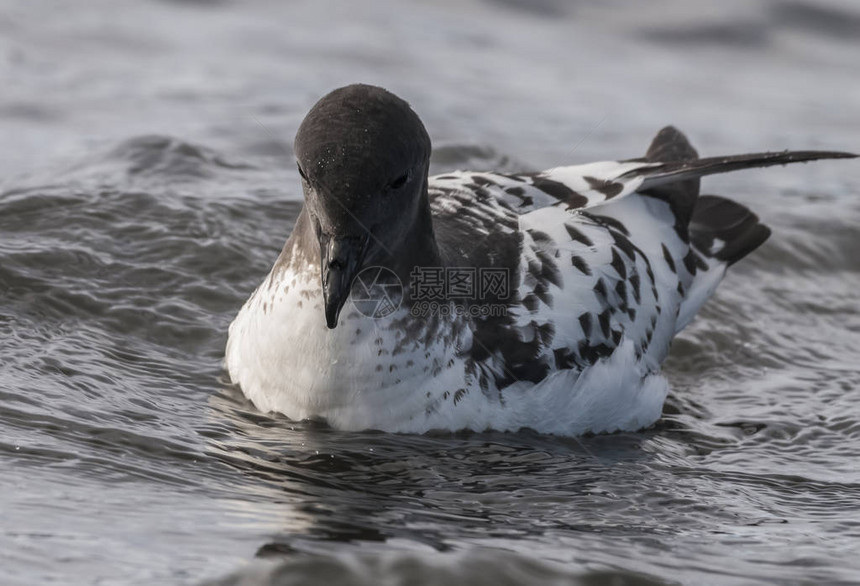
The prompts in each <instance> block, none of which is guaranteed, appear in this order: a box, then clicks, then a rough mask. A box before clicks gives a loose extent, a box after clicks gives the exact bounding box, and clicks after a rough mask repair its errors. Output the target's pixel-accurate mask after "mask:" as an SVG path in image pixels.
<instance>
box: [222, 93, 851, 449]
mask: <svg viewBox="0 0 860 586" xmlns="http://www.w3.org/2000/svg"><path fill="white" fill-rule="evenodd" d="M338 92H339V93H338ZM332 96H334V97H332ZM326 100H328V101H326ZM365 103H370V104H374V105H375V106H374V107H371V108H365V107H364V104H365ZM403 104H404V103H403V102H402V101H400V100H399V99H397V98H396V97H394V96H392V95H391V94H388V93H387V92H384V90H380V89H379V88H370V87H369V86H350V87H349V88H343V89H342V90H338V91H337V92H334V93H333V94H331V95H330V96H328V97H326V98H323V100H321V102H320V104H318V105H317V106H315V110H312V115H314V118H313V119H314V125H316V126H314V128H313V132H311V131H309V130H308V131H305V132H304V134H303V131H301V130H300V133H299V137H298V138H297V147H298V146H301V147H302V148H301V149H299V148H297V152H299V153H300V155H299V159H300V161H299V162H300V165H302V164H304V165H306V166H310V167H311V168H316V167H317V166H321V167H324V169H323V171H324V174H320V175H319V176H315V175H313V173H312V172H308V171H304V172H303V175H304V187H305V194H306V200H307V201H308V204H307V205H306V206H305V209H303V210H302V213H301V214H300V216H299V219H298V220H297V223H296V226H295V228H294V231H293V234H292V235H291V236H290V238H289V240H288V241H287V243H286V245H285V247H284V250H283V251H282V253H281V255H280V257H279V259H278V260H277V262H276V264H275V266H274V268H273V270H272V272H271V273H270V275H269V276H268V277H267V278H266V280H265V281H264V283H263V284H262V285H261V286H260V287H259V288H258V289H257V291H256V292H255V293H254V295H252V297H251V298H250V299H249V301H248V302H247V303H246V305H245V306H244V307H243V308H242V310H241V312H240V313H239V315H238V316H237V318H236V320H235V321H234V322H233V324H232V325H231V327H230V338H229V341H228V347H227V356H226V364H227V368H228V370H229V372H230V375H231V377H232V379H233V380H234V382H236V383H238V384H239V385H240V386H241V387H242V389H243V391H244V392H245V394H246V395H247V396H248V397H249V398H250V399H251V400H252V401H253V402H254V403H255V404H256V405H257V406H258V407H259V408H260V409H261V410H264V411H279V412H282V413H285V414H286V415H288V416H289V417H292V418H296V419H301V418H321V419H325V420H327V421H328V422H329V423H330V424H331V425H333V426H335V427H337V428H342V429H366V428H375V429H382V430H388V431H402V432H424V431H427V430H431V429H447V430H457V429H464V428H468V429H474V430H483V429H488V428H493V429H500V430H515V429H519V428H521V427H530V428H533V429H536V430H538V431H542V432H547V433H558V434H566V435H574V434H581V433H585V432H603V431H613V430H618V429H638V428H641V427H644V426H647V425H650V424H652V423H653V422H654V421H656V420H657V419H658V418H659V416H660V412H661V409H662V404H663V400H664V399H665V396H666V393H667V391H668V386H667V384H666V381H665V379H664V378H663V377H662V376H661V375H660V373H659V369H660V364H661V363H662V361H663V360H664V359H665V357H666V355H667V353H668V350H669V345H670V342H671V340H672V338H673V336H674V335H675V334H676V333H677V332H678V331H680V330H681V329H682V328H683V327H685V326H686V325H687V324H688V323H689V321H690V320H691V319H692V318H693V316H694V315H695V314H696V312H697V311H698V310H699V308H700V307H701V305H702V304H703V303H704V302H705V301H706V300H707V299H708V298H709V297H710V296H711V294H712V293H713V291H714V289H715V288H716V286H717V285H718V284H719V282H720V280H721V279H722V277H723V275H724V274H725V270H726V267H727V266H729V265H730V264H731V263H733V262H736V261H737V260H739V259H740V258H742V257H743V256H745V255H746V254H748V253H749V252H751V251H752V250H753V249H755V248H756V247H758V246H759V245H760V244H761V243H762V242H763V241H764V240H765V239H766V238H767V236H768V234H769V231H768V230H767V228H766V227H764V226H763V225H761V224H760V223H759V222H758V218H757V217H756V216H755V215H754V214H752V213H751V212H750V211H749V210H747V209H746V208H744V207H743V206H741V205H739V204H736V203H733V202H731V201H730V200H727V199H724V198H719V197H716V196H703V197H699V193H698V191H699V181H698V178H699V177H701V176H702V175H707V174H711V173H718V172H723V171H728V170H735V169H739V168H744V167H750V166H766V165H771V164H785V163H787V162H794V161H804V160H812V159H817V158H827V157H838V156H843V155H841V154H839V153H815V152H800V153H788V152H786V153H776V154H758V155H742V156H738V157H723V158H718V159H698V157H697V154H696V152H695V150H693V148H692V147H691V146H690V145H689V143H688V142H687V140H686V138H685V137H684V136H683V135H682V134H681V133H680V132H678V131H677V130H675V129H673V128H671V127H667V128H666V129H664V130H662V131H661V132H660V133H659V134H658V136H657V137H656V138H655V140H654V142H653V144H652V145H651V148H650V149H649V150H648V154H647V155H646V156H645V157H644V158H641V159H634V160H628V161H620V162H614V161H611V162H600V163H592V164H587V165H577V166H569V167H559V168H555V169H551V170H548V171H544V172H540V173H529V174H513V175H512V174H501V173H475V172H465V171H458V172H454V173H447V174H443V175H440V176H438V177H433V178H429V179H427V178H426V165H427V161H426V157H427V156H428V155H429V151H428V152H427V153H419V154H414V153H411V151H410V154H408V155H404V156H400V155H398V154H397V153H393V152H386V155H385V156H384V157H381V158H375V159H374V152H375V150H374V149H376V150H380V149H383V150H384V149H388V148H390V147H389V146H387V145H388V144H389V142H390V140H389V139H390V138H391V137H390V134H391V133H392V132H398V133H399V130H397V127H398V124H416V122H410V121H409V120H408V119H409V115H408V113H406V112H405V110H404V106H403ZM389 105H390V107H391V108H392V109H393V110H394V112H395V117H396V120H397V124H395V123H393V122H392V119H390V118H387V117H386V116H387V114H386V111H387V108H388V107H389ZM317 108H322V111H323V112H328V111H335V112H336V113H338V115H337V116H334V117H331V116H328V115H327V116H322V115H321V114H320V113H319V111H318V110H316V109H317ZM344 109H346V110H348V111H349V112H348V115H346V114H345V115H343V116H341V115H340V114H341V110H344ZM364 112H370V113H367V114H365V113H364ZM365 115H366V117H367V119H366V120H365V119H364V118H363V116H365ZM309 118H311V115H309ZM330 118H336V119H337V121H336V122H331V123H328V122H325V121H326V120H329V119H330ZM380 119H381V120H382V121H383V122H379V120H380ZM320 120H322V121H323V122H320ZM344 120H347V121H346V122H344ZM404 120H406V122H404ZM415 120H417V117H415ZM356 121H360V122H361V124H364V125H365V128H370V129H371V133H370V136H369V138H368V137H367V136H366V135H364V134H362V135H361V138H360V140H359V142H361V145H362V146H361V149H358V148H357V149H356V150H354V151H352V154H351V155H350V154H349V153H350V151H349V145H350V144H353V143H354V141H352V139H351V138H349V137H350V136H352V135H354V134H355V132H354V130H355V126H356V124H358V122H356ZM338 124H340V125H341V126H338ZM417 124H418V125H420V121H418V122H417ZM320 125H322V126H324V128H323V130H322V131H320V130H319V128H318V127H319V126H320ZM332 125H333V126H332ZM375 125H376V126H375ZM339 131H342V132H343V133H344V137H345V138H344V141H345V143H346V144H347V146H346V147H344V149H340V150H339V149H332V148H331V147H330V144H331V142H332V140H333V139H332V137H335V138H336V137H337V136H338V132H339ZM320 132H322V134H323V135H325V137H326V138H325V140H324V141H322V139H319V134H316V133H320ZM374 132H375V133H376V134H374ZM410 132H413V131H412V130H410ZM350 133H352V134H350ZM414 135H415V136H417V137H421V140H423V137H424V136H426V135H425V134H424V133H423V126H421V128H420V131H419V130H417V129H416V130H414ZM398 136H399V134H398ZM351 141H352V142H351ZM300 142H301V145H299V143H300ZM321 143H324V145H329V146H325V148H322V147H317V145H318V144H321ZM309 145H310V146H309ZM312 147H313V148H312ZM362 149H364V150H362ZM365 150H366V151H367V152H366V153H365ZM419 150H420V149H419ZM341 151H342V152H343V153H345V154H343V155H342V156H341V157H340V158H338V155H337V153H338V152H341ZM308 152H312V153H315V154H313V155H304V154H303V153H308ZM321 152H322V153H325V157H327V158H326V159H325V160H324V161H322V162H320V160H321V159H320V157H322V155H319V154H316V153H321ZM416 152H418V151H416ZM332 153H334V155H332ZM356 153H358V154H356ZM362 153H365V155H362ZM350 156H351V157H352V158H349V157H350ZM361 156H366V157H368V158H371V159H373V160H374V161H375V164H374V165H375V166H369V167H367V168H368V169H372V173H374V174H377V175H378V176H379V177H378V178H374V177H371V178H362V179H360V180H358V179H353V180H352V185H353V186H354V185H356V184H357V183H358V182H359V181H361V182H364V183H363V185H365V187H362V188H361V189H365V188H366V186H367V185H371V186H372V185H376V184H379V185H381V186H384V185H386V183H385V182H386V181H389V183H388V184H387V185H389V187H379V188H375V187H374V188H368V189H370V191H368V192H367V193H365V192H363V191H362V192H361V197H359V196H357V195H355V196H353V195H351V196H350V197H352V199H351V200H349V203H348V204H346V206H345V207H344V205H343V204H342V201H344V200H343V199H341V198H342V197H343V196H341V195H337V194H343V193H352V192H351V191H349V190H350V189H352V190H353V191H354V190H355V189H356V188H355V187H353V188H349V186H348V185H346V187H345V184H347V183H348V182H338V179H337V178H338V175H337V173H342V172H343V168H347V173H346V174H347V175H350V174H351V175H350V176H352V177H359V175H360V170H361V169H362V167H361V161H360V160H358V161H355V160H354V159H356V158H358V159H360V158H361ZM303 157H304V158H303ZM344 157H346V158H344ZM422 157H423V159H422ZM380 161H383V162H382V163H380ZM415 161H418V162H415ZM326 165H328V166H326ZM401 168H404V169H408V171H405V172H404V174H403V175H400V174H401ZM332 169H334V171H333V170H332ZM321 173H322V172H321ZM386 174H387V175H386ZM389 176H391V177H394V176H400V178H399V179H396V180H394V181H391V180H390V179H389ZM320 177H324V178H325V179H324V181H323V179H320ZM374 182H376V183H374ZM395 185H400V186H404V185H405V187H392V186H395ZM344 189H346V191H344ZM373 189H379V190H380V191H383V192H385V193H386V194H387V195H378V196H377V195H374V193H372V191H373ZM391 193H393V194H394V195H391ZM318 202H322V203H318ZM326 202H328V203H326ZM335 204H337V205H335ZM338 206H341V207H342V208H344V211H345V212H346V214H341V216H340V219H339V220H337V221H335V220H332V219H331V218H328V217H322V218H321V217H320V216H327V215H329V214H339V213H341V210H340V208H338ZM332 210H334V211H332ZM368 210H371V211H368ZM377 216H380V217H379V219H378V221H377ZM362 230H366V231H367V232H368V233H369V237H365V238H363V240H362V242H364V241H369V242H370V243H369V244H360V245H359V244H356V243H357V242H359V239H361V238H362V236H361V234H362ZM338 239H339V240H338ZM335 240H337V241H339V242H346V243H351V244H349V246H362V247H363V246H367V247H370V248H371V249H373V250H371V252H366V251H364V250H362V251H361V254H359V253H357V252H351V253H350V254H352V255H353V256H351V257H349V259H350V260H349V262H350V263H351V265H352V264H356V263H358V264H362V263H363V264H375V265H379V266H384V267H387V268H389V269H390V270H391V271H393V273H395V274H397V275H398V277H399V278H400V279H401V280H404V281H405V279H406V278H408V276H409V275H410V274H411V271H412V270H414V269H415V267H428V266H430V267H436V266H441V267H449V268H451V267H456V268H464V269H476V270H477V269H480V268H487V267H489V268H494V269H506V270H507V271H508V274H509V285H510V287H509V291H508V292H507V294H506V295H504V296H501V295H495V296H493V295H490V296H489V297H488V298H485V299H482V300H477V299H473V300H470V299H458V300H451V299H448V300H446V301H444V302H443V303H442V305H445V306H447V307H453V306H454V305H457V306H459V307H460V308H461V309H465V310H467V311H465V312H464V313H468V310H469V309H470V308H473V307H478V309H480V306H482V305H483V306H489V305H492V306H494V307H501V308H503V310H504V311H501V312H499V313H496V314H487V315H483V314H480V313H476V314H475V315H474V317H466V316H465V315H458V314H456V313H455V312H451V313H450V314H446V315H439V314H436V315H431V316H419V315H416V314H415V311H414V310H415V309H416V307H420V303H421V300H420V299H417V298H413V297H414V296H410V295H409V294H408V293H407V294H406V296H405V298H404V300H403V305H402V306H401V307H400V308H399V309H398V310H397V311H396V312H394V313H393V314H392V315H388V316H386V317H382V318H376V319H374V318H369V317H365V316H363V315H361V314H360V313H359V312H358V311H356V310H355V308H354V307H350V306H349V305H346V306H345V307H344V310H343V313H342V314H340V313H339V311H340V307H339V306H337V304H335V302H333V301H332V298H333V296H334V297H337V292H336V291H335V289H331V291H335V292H334V293H332V292H328V293H325V294H323V292H322V290H323V288H321V284H320V283H321V274H322V275H323V277H322V282H323V284H324V285H325V283H326V282H331V281H326V277H325V275H326V274H328V273H332V272H334V273H335V274H336V275H341V274H342V273H343V271H345V270H346V269H345V267H346V266H347V265H346V264H345V261H326V260H325V259H326V256H325V254H326V253H325V250H327V249H325V246H330V244H329V243H330V242H334V241H335ZM375 242H376V243H375ZM320 246H323V257H322V261H321V256H320V254H321V253H320V250H321V248H320ZM344 258H346V257H344ZM368 258H372V259H373V260H372V263H371V262H370V261H368V260H367V259H368ZM356 259H361V260H356ZM321 262H322V264H321ZM327 262H328V264H327ZM351 265H350V266H351ZM350 270H351V269H350ZM356 270H357V269H356ZM338 271H340V272H338ZM344 274H350V275H351V274H352V273H349V271H348V270H346V273H344ZM326 291H329V289H326ZM407 291H408V287H407ZM327 321H328V323H329V327H330V328H333V329H327V328H326V322H327ZM335 326H336V327H335Z"/></svg>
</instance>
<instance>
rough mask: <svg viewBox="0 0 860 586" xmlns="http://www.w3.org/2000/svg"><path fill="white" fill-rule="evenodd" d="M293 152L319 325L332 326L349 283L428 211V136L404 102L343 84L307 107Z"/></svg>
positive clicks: (407, 235)
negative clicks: (312, 258)
mask: <svg viewBox="0 0 860 586" xmlns="http://www.w3.org/2000/svg"><path fill="white" fill-rule="evenodd" d="M295 153H296V158H297V160H298V165H299V173H300V174H301V176H302V185H303V189H304V196H305V211H306V212H307V214H308V216H309V220H310V222H311V225H312V226H313V230H314V233H315V235H316V238H317V240H318V241H319V247H320V273H321V274H320V277H321V280H322V288H323V296H324V298H325V314H326V323H327V325H328V327H329V328H334V327H335V325H337V319H338V315H339V314H340V310H341V308H342V307H343V305H344V303H346V300H347V298H348V297H349V292H350V287H351V285H352V280H353V278H354V277H355V276H356V275H357V274H358V273H359V272H360V271H361V269H362V268H363V267H367V266H375V265H381V266H389V265H390V264H391V263H392V262H394V259H393V257H394V251H397V252H398V253H400V252H401V251H403V250H404V249H409V248H411V246H410V242H409V241H410V239H412V238H416V237H417V236H416V234H415V233H414V228H415V226H416V222H418V221H419V219H420V218H421V217H422V216H423V215H424V214H429V211H428V208H427V170H428V165H429V159H430V138H429V136H428V135H427V131H426V130H425V128H424V125H423V124H422V123H421V120H420V119H419V118H418V115H417V114H415V112H413V111H412V109H411V108H410V107H409V104H407V103H406V102H405V101H403V100H401V99H400V98H398V97H397V96H395V95H394V94H392V93H390V92H388V91H386V90H384V89H382V88H379V87H374V86H369V85H350V86H346V87H343V88H340V89H336V90H334V91H333V92H331V93H330V94H328V95H326V96H325V97H323V98H322V99H321V100H320V101H319V102H317V103H316V104H315V105H314V107H313V108H311V110H310V112H308V115H307V116H305V119H304V120H303V121H302V124H301V126H300V127H299V130H298V133H297V134H296V140H295ZM428 222H429V219H428Z"/></svg>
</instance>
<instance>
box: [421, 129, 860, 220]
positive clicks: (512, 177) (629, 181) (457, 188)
mask: <svg viewBox="0 0 860 586" xmlns="http://www.w3.org/2000/svg"><path fill="white" fill-rule="evenodd" d="M669 129H671V127H669V128H667V129H664V131H662V132H666V131H667V130H669ZM671 130H674V129H671ZM675 132H677V131H675ZM658 136H659V135H658ZM658 154H659V155H661V156H662V155H664V153H658ZM857 156H858V155H855V154H852V153H844V152H835V151H784V152H779V153H752V154H747V155H734V156H726V157H709V158H706V159H687V160H674V161H667V162H661V161H655V160H654V159H651V158H645V159H631V160H628V161H602V162H598V163H589V164H586V165H572V166H567V167H556V168H553V169H548V170H546V171H541V172H538V173H521V174H503V173H475V172H471V171H456V172H453V173H446V174H444V175H438V176H435V177H431V178H430V185H429V190H430V199H431V202H432V201H434V200H445V199H448V200H450V204H448V205H450V206H453V207H456V208H460V207H462V205H464V203H465V202H467V201H468V200H471V199H486V198H493V199H495V200H496V201H497V202H498V203H499V205H501V206H503V207H505V208H506V209H508V210H510V211H513V212H514V213H516V214H525V213H528V212H531V211H534V210H536V209H540V208H543V207H547V206H551V205H561V206H564V207H566V208H567V209H568V210H572V209H586V208H590V207H593V206H596V205H600V204H603V203H606V202H607V201H610V200H613V199H618V198H622V197H625V196H628V195H630V194H632V193H635V192H637V191H648V190H651V189H654V188H657V187H662V186H666V185H669V184H674V183H679V182H684V181H689V180H694V179H698V178H700V177H704V176H706V175H714V174H717V173H728V172H731V171H738V170H741V169H750V168H754V167H770V166H773V165H788V164H790V163H803V162H809V161H816V160H820V159H846V158H854V157H857ZM440 203H441V202H440Z"/></svg>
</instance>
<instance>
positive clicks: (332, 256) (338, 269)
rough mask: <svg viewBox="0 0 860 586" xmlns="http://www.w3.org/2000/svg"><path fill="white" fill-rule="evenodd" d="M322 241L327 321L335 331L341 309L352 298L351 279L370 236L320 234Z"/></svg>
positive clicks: (321, 251)
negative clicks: (350, 296)
mask: <svg viewBox="0 0 860 586" xmlns="http://www.w3.org/2000/svg"><path fill="white" fill-rule="evenodd" d="M319 241H320V277H321V278H322V289H323V301H324V304H325V323H326V325H327V326H328V328H329V329H330V330H333V329H334V328H335V327H336V326H337V318H338V317H339V316H340V310H341V309H343V306H344V304H345V303H346V300H347V299H348V298H349V293H350V290H351V289H352V280H353V279H355V276H356V275H357V274H358V272H359V270H360V269H361V263H362V260H363V259H364V252H365V249H366V248H367V237H366V236H364V237H361V236H347V237H335V236H329V235H327V234H321V235H320V238H319Z"/></svg>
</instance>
